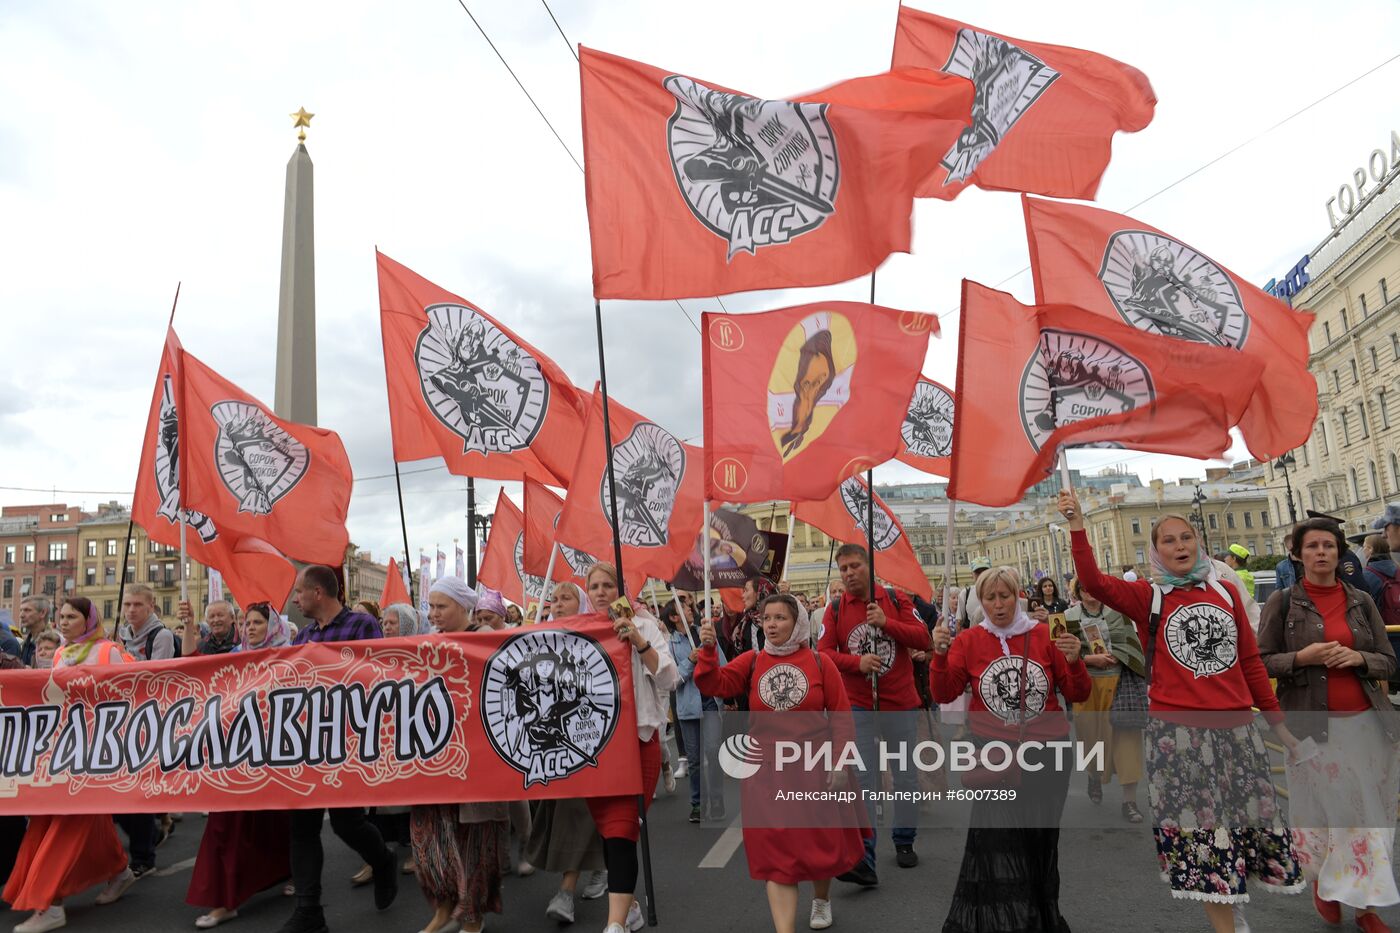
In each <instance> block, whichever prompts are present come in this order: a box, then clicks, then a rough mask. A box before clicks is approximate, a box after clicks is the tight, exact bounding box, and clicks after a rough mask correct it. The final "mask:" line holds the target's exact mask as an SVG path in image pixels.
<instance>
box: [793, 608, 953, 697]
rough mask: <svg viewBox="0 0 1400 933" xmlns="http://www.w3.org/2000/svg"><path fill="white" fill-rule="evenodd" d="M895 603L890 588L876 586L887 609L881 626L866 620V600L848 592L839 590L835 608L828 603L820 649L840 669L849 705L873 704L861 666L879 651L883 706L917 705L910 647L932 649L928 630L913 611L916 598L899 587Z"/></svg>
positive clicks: (819, 639) (818, 644)
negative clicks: (912, 599) (864, 658)
mask: <svg viewBox="0 0 1400 933" xmlns="http://www.w3.org/2000/svg"><path fill="white" fill-rule="evenodd" d="M895 596H896V597H897V603H892V602H890V594H889V592H888V591H887V590H886V589H885V588H884V587H883V586H882V587H880V588H879V589H877V590H876V591H875V604H876V605H878V606H879V607H880V609H881V611H883V612H884V614H885V626H884V628H883V629H880V628H876V627H874V626H871V625H868V624H867V623H866V621H865V611H866V604H865V603H863V602H861V601H860V600H858V599H856V598H855V597H853V596H851V595H850V594H849V593H846V594H843V595H842V596H841V601H840V602H839V603H837V604H836V611H835V612H832V611H831V607H827V611H826V614H825V616H824V618H823V620H822V622H823V624H822V631H821V637H820V638H818V639H817V650H818V651H820V652H822V654H823V655H825V656H826V657H829V658H830V659H831V663H832V664H835V665H836V669H837V670H838V671H840V672H841V679H842V681H843V682H844V683H845V685H846V693H847V695H848V696H849V697H850V699H851V705H852V706H857V707H860V708H861V709H874V708H875V699H874V696H873V694H872V693H871V691H870V675H869V674H862V673H861V672H860V656H861V655H863V654H878V655H879V656H880V660H881V662H882V666H881V674H880V677H879V688H880V709H881V711H885V712H888V711H893V710H908V709H918V708H919V691H918V689H917V688H915V686H914V662H913V660H911V659H910V657H909V650H908V649H911V648H912V649H913V650H915V651H927V650H929V631H928V629H927V628H925V627H924V623H922V622H920V621H919V619H918V617H917V616H915V615H914V604H913V603H912V602H910V601H909V597H907V596H905V595H904V594H903V593H898V592H897V593H895Z"/></svg>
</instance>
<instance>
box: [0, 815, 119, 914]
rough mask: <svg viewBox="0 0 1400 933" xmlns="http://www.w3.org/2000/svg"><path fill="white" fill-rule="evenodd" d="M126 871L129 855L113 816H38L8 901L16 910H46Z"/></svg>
mask: <svg viewBox="0 0 1400 933" xmlns="http://www.w3.org/2000/svg"><path fill="white" fill-rule="evenodd" d="M124 868H126V850H125V849H123V848H122V843H121V840H120V839H118V838H117V828H116V826H115V825H114V824H113V823H112V817H111V816H109V815H108V814H105V813H92V814H83V815H81V816H35V817H31V818H30V820H29V828H28V829H27V830H25V833H24V841H23V842H21V843H20V847H19V855H18V856H17V857H16V858H15V870H14V871H13V872H11V873H10V880H9V881H8V882H6V884H5V893H4V895H3V897H4V898H5V900H6V901H7V902H9V905H10V906H11V907H13V908H14V909H15V910H19V911H25V910H46V909H48V908H49V907H50V906H52V905H53V904H54V903H56V902H57V901H59V900H61V899H62V898H65V897H72V896H73V895H74V894H80V893H82V892H83V891H86V890H87V889H88V888H90V887H93V886H94V885H98V884H105V883H106V882H107V881H109V880H111V879H112V878H113V877H115V876H117V875H119V874H121V872H122V869H124Z"/></svg>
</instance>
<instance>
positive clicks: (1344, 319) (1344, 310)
mask: <svg viewBox="0 0 1400 933" xmlns="http://www.w3.org/2000/svg"><path fill="white" fill-rule="evenodd" d="M1346 332H1347V307H1346V305H1342V333H1344V334H1345V333H1346Z"/></svg>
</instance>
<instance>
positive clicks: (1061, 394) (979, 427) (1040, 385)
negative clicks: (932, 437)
mask: <svg viewBox="0 0 1400 933" xmlns="http://www.w3.org/2000/svg"><path fill="white" fill-rule="evenodd" d="M1259 377H1260V366H1259V363H1258V361H1257V360H1255V359H1253V358H1251V357H1246V356H1241V355H1240V354H1238V353H1235V352H1234V351H1231V350H1226V349H1224V348H1221V347H1216V346H1211V345H1209V344H1204V343H1186V342H1183V341H1180V340H1172V339H1170V338H1167V337H1162V336H1159V335H1157V334H1149V333H1146V332H1144V331H1141V330H1138V329H1137V328H1134V327H1130V326H1128V325H1127V324H1123V323H1120V322H1117V321H1111V320H1108V319H1107V318H1105V317H1103V316H1101V315H1097V314H1094V313H1092V312H1089V311H1085V310H1083V309H1081V308H1074V307H1070V306H1067V305H1040V306H1031V307H1027V306H1026V305H1023V304H1021V303H1020V302H1018V301H1017V300H1016V299H1015V298H1013V297H1012V296H1010V295H1008V294H1007V293H1006V292H999V291H996V290H994V289H990V288H987V287H986V286H985V285H978V284H977V283H975V282H968V281H964V282H963V299H962V320H961V323H960V324H959V329H958V412H957V420H956V421H955V422H954V424H953V460H952V471H951V473H950V475H949V483H948V496H949V498H951V499H956V500H958V501H960V502H976V503H979V504H981V505H990V506H1003V505H1011V504H1012V503H1014V502H1017V501H1019V500H1020V498H1021V496H1022V494H1023V493H1024V492H1025V490H1027V489H1029V488H1030V487H1031V486H1033V485H1035V484H1036V483H1038V482H1040V481H1041V480H1042V479H1044V478H1045V477H1046V476H1048V475H1050V473H1051V472H1052V470H1053V468H1054V461H1055V458H1056V453H1057V450H1058V448H1059V447H1060V446H1062V445H1063V446H1071V447H1074V446H1107V447H1128V448H1132V449H1134V450H1145V451H1151V452H1153V453H1161V454H1175V455H1177V456H1182V457H1196V458H1199V459H1203V460H1205V459H1210V458H1213V457H1220V456H1223V455H1224V453H1225V451H1226V449H1228V448H1229V446H1230V433H1229V432H1230V428H1231V427H1232V426H1233V425H1234V424H1235V423H1236V422H1238V420H1239V418H1240V416H1241V415H1242V414H1243V413H1244V410H1245V405H1246V404H1247V403H1248V401H1249V398H1250V396H1251V395H1252V394H1253V392H1254V387H1255V386H1256V385H1257V384H1258V382H1259Z"/></svg>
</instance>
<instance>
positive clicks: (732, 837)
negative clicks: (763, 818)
mask: <svg viewBox="0 0 1400 933" xmlns="http://www.w3.org/2000/svg"><path fill="white" fill-rule="evenodd" d="M743 843H744V830H743V829H742V828H741V827H740V826H739V818H738V817H735V818H734V822H732V823H730V824H729V826H728V827H726V828H725V830H724V832H722V833H720V837H719V838H718V839H716V840H715V844H714V845H712V846H710V851H709V852H707V853H705V857H704V858H702V859H701V860H700V867H701V868H723V867H724V866H726V865H728V864H729V860H730V859H731V858H733V857H734V853H735V852H737V851H739V846H741V845H743Z"/></svg>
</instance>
